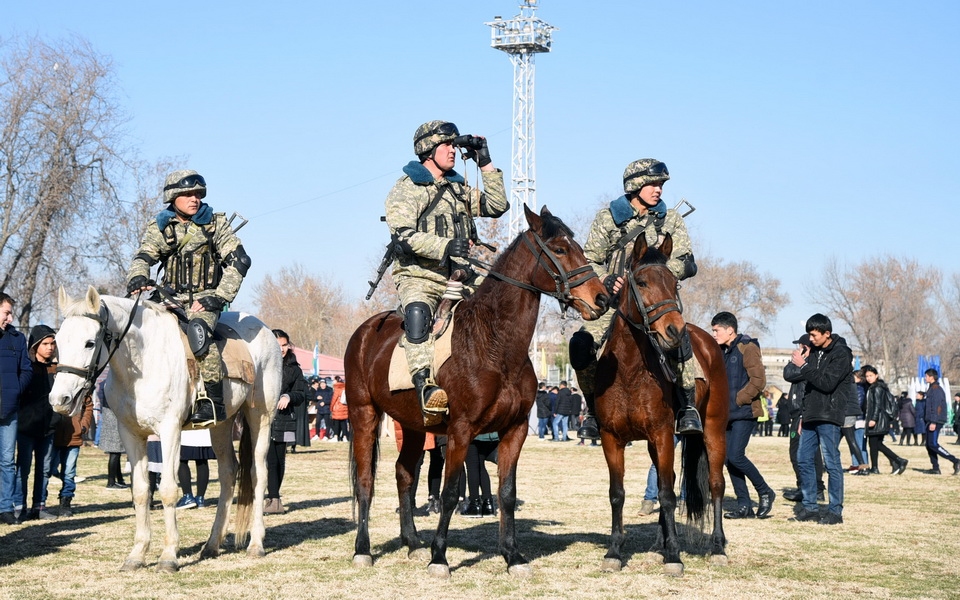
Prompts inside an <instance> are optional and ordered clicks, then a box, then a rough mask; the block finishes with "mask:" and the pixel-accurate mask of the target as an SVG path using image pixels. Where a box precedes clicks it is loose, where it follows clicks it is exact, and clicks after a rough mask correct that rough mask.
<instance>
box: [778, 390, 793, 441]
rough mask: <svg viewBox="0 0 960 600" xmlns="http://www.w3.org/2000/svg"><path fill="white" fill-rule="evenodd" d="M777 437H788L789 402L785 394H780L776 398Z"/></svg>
mask: <svg viewBox="0 0 960 600" xmlns="http://www.w3.org/2000/svg"><path fill="white" fill-rule="evenodd" d="M777 425H779V426H780V427H779V429H777V437H785V438H788V437H790V402H789V400H788V399H787V395H786V394H780V398H779V399H778V400H777Z"/></svg>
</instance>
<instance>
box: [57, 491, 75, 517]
mask: <svg viewBox="0 0 960 600" xmlns="http://www.w3.org/2000/svg"><path fill="white" fill-rule="evenodd" d="M72 501H73V497H72V496H71V497H69V498H60V516H61V517H72V516H73V508H71V507H70V503H71V502H72Z"/></svg>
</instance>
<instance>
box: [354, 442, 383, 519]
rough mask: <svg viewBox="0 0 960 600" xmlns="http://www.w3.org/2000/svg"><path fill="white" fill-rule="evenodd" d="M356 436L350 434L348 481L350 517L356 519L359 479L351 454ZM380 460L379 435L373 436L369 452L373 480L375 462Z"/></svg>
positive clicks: (375, 476) (355, 461)
mask: <svg viewBox="0 0 960 600" xmlns="http://www.w3.org/2000/svg"><path fill="white" fill-rule="evenodd" d="M379 430H380V427H379V426H377V428H376V431H379ZM355 437H356V436H353V435H351V436H350V447H349V453H350V481H351V484H352V485H353V500H352V501H351V503H350V517H351V518H352V519H353V520H354V521H356V520H357V496H358V495H359V494H360V481H359V478H358V475H357V458H356V456H354V454H353V442H354V438H355ZM379 461H380V436H379V435H375V436H373V451H372V452H371V457H370V478H371V479H372V480H374V481H376V479H377V463H378V462H379ZM372 496H373V491H372V489H371V497H372Z"/></svg>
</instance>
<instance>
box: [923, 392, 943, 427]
mask: <svg viewBox="0 0 960 600" xmlns="http://www.w3.org/2000/svg"><path fill="white" fill-rule="evenodd" d="M924 399H925V400H926V401H927V405H926V410H925V411H924V413H923V420H924V421H925V422H926V423H927V424H928V425H929V424H930V423H936V424H937V425H943V424H944V423H946V422H947V395H946V394H944V393H943V388H942V387H940V384H939V383H937V382H934V383H931V384H930V387H929V388H927V394H926V396H925V397H924Z"/></svg>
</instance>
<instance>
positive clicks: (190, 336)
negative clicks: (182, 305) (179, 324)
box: [187, 319, 213, 356]
mask: <svg viewBox="0 0 960 600" xmlns="http://www.w3.org/2000/svg"><path fill="white" fill-rule="evenodd" d="M212 339H213V332H212V331H210V326H209V325H207V324H206V323H205V322H204V321H203V319H190V322H189V323H187V342H188V343H189V344H190V352H193V355H194V356H202V355H204V354H206V353H207V350H208V349H209V348H210V341H211V340H212Z"/></svg>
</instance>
